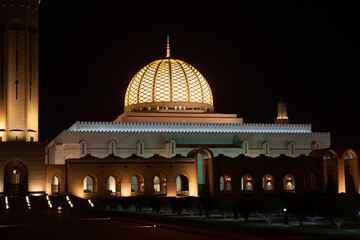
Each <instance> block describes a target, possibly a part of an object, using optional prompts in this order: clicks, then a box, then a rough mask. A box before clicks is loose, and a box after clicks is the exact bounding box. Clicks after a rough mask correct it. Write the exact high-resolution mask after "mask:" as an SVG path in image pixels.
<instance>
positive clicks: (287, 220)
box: [283, 208, 289, 224]
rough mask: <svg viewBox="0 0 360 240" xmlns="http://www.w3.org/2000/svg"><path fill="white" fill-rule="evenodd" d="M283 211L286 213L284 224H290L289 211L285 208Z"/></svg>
mask: <svg viewBox="0 0 360 240" xmlns="http://www.w3.org/2000/svg"><path fill="white" fill-rule="evenodd" d="M283 211H284V224H289V218H288V213H287V209H286V208H284V209H283Z"/></svg>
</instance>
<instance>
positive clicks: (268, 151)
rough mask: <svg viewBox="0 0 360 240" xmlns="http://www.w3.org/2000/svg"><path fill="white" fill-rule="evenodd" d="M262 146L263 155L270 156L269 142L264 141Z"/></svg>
mask: <svg viewBox="0 0 360 240" xmlns="http://www.w3.org/2000/svg"><path fill="white" fill-rule="evenodd" d="M262 147H263V151H264V154H265V156H270V144H269V142H267V141H266V142H264V143H263V145H262Z"/></svg>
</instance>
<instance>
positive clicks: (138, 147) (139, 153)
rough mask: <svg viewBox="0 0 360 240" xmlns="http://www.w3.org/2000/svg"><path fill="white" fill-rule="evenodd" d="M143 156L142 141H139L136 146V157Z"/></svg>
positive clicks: (143, 145) (143, 146) (143, 147)
mask: <svg viewBox="0 0 360 240" xmlns="http://www.w3.org/2000/svg"><path fill="white" fill-rule="evenodd" d="M144 154H145V144H144V142H143V141H140V142H138V144H137V155H138V156H143V155H144Z"/></svg>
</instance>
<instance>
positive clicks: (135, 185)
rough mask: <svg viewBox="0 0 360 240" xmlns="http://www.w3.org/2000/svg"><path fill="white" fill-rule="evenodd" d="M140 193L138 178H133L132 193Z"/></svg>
mask: <svg viewBox="0 0 360 240" xmlns="http://www.w3.org/2000/svg"><path fill="white" fill-rule="evenodd" d="M138 191H139V182H138V179H137V177H135V176H132V178H131V192H132V193H133V192H134V193H137V192H138Z"/></svg>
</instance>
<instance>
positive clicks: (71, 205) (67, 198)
mask: <svg viewBox="0 0 360 240" xmlns="http://www.w3.org/2000/svg"><path fill="white" fill-rule="evenodd" d="M66 200H67V201H68V203H69V205H70V207H72V208H73V207H74V205H73V204H72V202H71V201H70V198H69V196H66Z"/></svg>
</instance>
